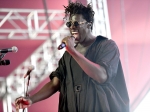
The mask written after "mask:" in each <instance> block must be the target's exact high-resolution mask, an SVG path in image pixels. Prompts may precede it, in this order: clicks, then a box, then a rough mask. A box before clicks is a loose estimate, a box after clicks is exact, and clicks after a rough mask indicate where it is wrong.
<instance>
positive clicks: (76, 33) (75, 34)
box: [71, 31, 79, 38]
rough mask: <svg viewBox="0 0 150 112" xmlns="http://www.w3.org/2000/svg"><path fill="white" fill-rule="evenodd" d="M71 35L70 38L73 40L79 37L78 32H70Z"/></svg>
mask: <svg viewBox="0 0 150 112" xmlns="http://www.w3.org/2000/svg"><path fill="white" fill-rule="evenodd" d="M71 34H72V36H74V37H75V38H77V37H78V35H79V33H78V32H74V31H73V32H71Z"/></svg>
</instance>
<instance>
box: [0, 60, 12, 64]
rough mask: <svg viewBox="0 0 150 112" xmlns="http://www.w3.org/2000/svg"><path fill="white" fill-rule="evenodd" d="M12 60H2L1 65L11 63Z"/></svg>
mask: <svg viewBox="0 0 150 112" xmlns="http://www.w3.org/2000/svg"><path fill="white" fill-rule="evenodd" d="M9 64H10V61H9V60H1V61H0V65H9Z"/></svg>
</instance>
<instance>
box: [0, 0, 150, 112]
mask: <svg viewBox="0 0 150 112" xmlns="http://www.w3.org/2000/svg"><path fill="white" fill-rule="evenodd" d="M69 1H73V2H74V1H76V0H0V50H2V49H5V48H11V47H13V46H16V47H17V48H18V51H17V52H16V53H13V52H9V53H7V54H4V53H1V54H0V57H1V62H0V112H15V107H14V99H15V98H16V97H18V96H20V95H24V91H26V90H27V85H26V83H27V81H28V78H24V74H26V72H27V71H28V69H29V67H30V66H31V65H33V66H34V68H35V69H34V70H33V71H32V72H31V77H30V85H29V88H28V91H29V95H32V94H34V93H36V92H37V91H38V90H39V89H40V88H41V87H42V86H43V85H44V84H45V83H47V82H48V81H50V79H49V74H50V73H51V72H52V71H53V70H55V68H56V67H57V62H58V60H59V59H60V57H61V56H62V54H63V52H64V49H63V50H57V46H58V45H59V44H60V43H61V39H62V38H63V37H65V36H66V35H69V32H68V29H67V27H66V26H65V23H66V21H67V20H64V19H63V18H64V8H63V5H65V6H66V5H68V3H69ZM77 1H79V2H82V3H83V4H85V5H86V4H88V3H90V2H91V3H92V5H93V8H94V11H95V23H94V29H93V34H94V35H103V36H107V37H108V38H110V39H113V40H114V41H115V42H116V44H117V45H118V47H119V50H120V55H121V62H122V66H123V70H124V74H125V79H126V84H127V88H128V92H129V97H130V107H131V109H130V110H131V112H150V107H149V106H148V104H150V59H149V58H150V52H149V49H150V31H149V29H150V0H77ZM3 60H9V61H10V64H9V65H3V63H2V61H3ZM5 64H6V63H5ZM58 97H59V93H58V92H57V93H56V94H55V95H53V96H52V97H50V98H49V99H47V100H44V101H42V102H38V103H36V104H34V105H32V106H31V107H29V108H28V109H26V112H27V111H28V112H57V111H58V109H57V108H58V99H59V98H58ZM21 111H22V110H20V112H21Z"/></svg>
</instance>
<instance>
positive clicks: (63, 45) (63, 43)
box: [58, 36, 75, 50]
mask: <svg viewBox="0 0 150 112" xmlns="http://www.w3.org/2000/svg"><path fill="white" fill-rule="evenodd" d="M71 37H72V38H75V37H74V36H71ZM64 47H66V44H65V42H62V43H61V44H60V45H59V46H58V50H60V49H63V48H64Z"/></svg>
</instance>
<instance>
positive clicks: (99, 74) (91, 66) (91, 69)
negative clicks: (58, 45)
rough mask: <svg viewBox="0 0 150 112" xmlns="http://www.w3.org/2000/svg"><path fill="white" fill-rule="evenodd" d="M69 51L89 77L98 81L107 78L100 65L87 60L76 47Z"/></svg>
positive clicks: (101, 81)
mask: <svg viewBox="0 0 150 112" xmlns="http://www.w3.org/2000/svg"><path fill="white" fill-rule="evenodd" d="M69 53H70V54H71V55H72V57H73V58H74V59H75V60H76V62H77V63H78V64H79V65H80V67H81V68H82V69H83V71H84V72H85V73H86V74H87V75H88V76H89V77H91V78H93V79H94V80H96V81H97V82H99V83H104V82H105V81H106V80H107V73H106V70H105V69H104V68H103V67H102V66H100V65H98V64H96V63H94V62H92V61H90V60H88V59H87V58H85V57H84V56H83V55H82V54H80V53H79V52H78V51H77V50H76V49H74V50H73V52H69Z"/></svg>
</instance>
